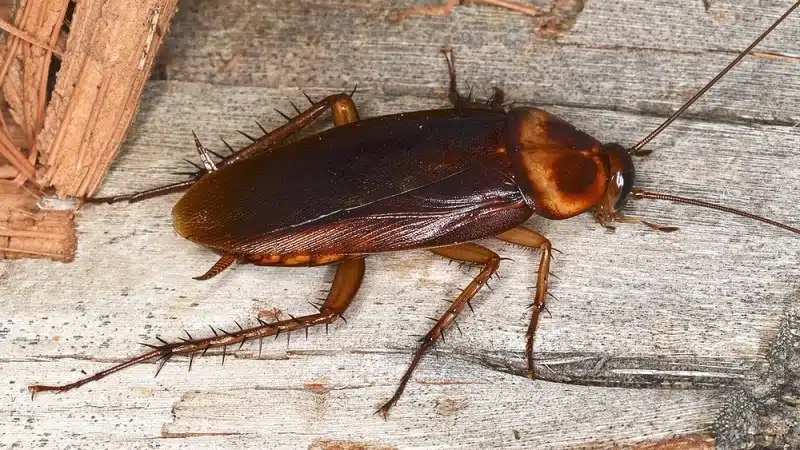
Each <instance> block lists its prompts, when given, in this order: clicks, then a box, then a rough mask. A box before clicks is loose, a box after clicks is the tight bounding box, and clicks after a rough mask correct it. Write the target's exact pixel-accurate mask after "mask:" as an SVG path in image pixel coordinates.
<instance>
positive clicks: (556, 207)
mask: <svg viewBox="0 0 800 450" xmlns="http://www.w3.org/2000/svg"><path fill="white" fill-rule="evenodd" d="M798 5H800V1H798V2H797V3H795V4H794V5H793V6H792V7H791V8H789V10H788V11H787V12H786V13H785V14H784V15H783V16H781V17H780V18H779V19H778V20H777V21H775V23H773V24H772V26H770V27H769V28H768V29H767V30H766V31H765V32H764V33H763V34H762V35H761V36H760V37H758V38H757V39H756V40H755V41H754V42H753V43H752V44H751V45H750V46H749V47H748V48H747V49H745V50H744V51H742V52H741V53H740V54H739V55H738V56H737V57H736V58H735V59H734V60H733V61H732V62H731V63H730V64H729V65H728V66H727V67H726V68H725V69H723V70H722V71H721V72H720V73H719V74H718V75H717V76H715V77H714V78H713V79H712V80H711V81H710V82H709V83H708V84H706V86H705V87H703V88H702V89H700V90H699V91H698V92H697V93H696V94H695V95H694V96H693V97H692V98H691V99H689V100H688V101H687V102H686V103H685V104H684V105H683V106H681V107H680V108H679V109H678V110H677V111H675V113H674V114H672V115H671V116H669V118H667V119H666V120H665V121H664V122H663V123H662V124H661V125H660V126H659V127H658V128H656V129H655V130H654V131H653V132H651V133H650V134H648V135H647V136H646V137H645V138H643V139H642V140H641V141H639V142H638V143H637V144H635V145H633V146H632V147H629V148H626V147H624V146H622V145H620V144H617V143H608V144H602V143H600V142H599V141H598V140H596V139H595V138H593V137H591V136H590V135H588V134H586V133H584V132H582V131H580V130H578V129H576V128H575V127H573V126H572V125H570V124H569V123H567V122H566V121H564V120H562V119H560V118H558V117H556V116H554V115H551V114H549V113H547V112H545V111H543V110H541V109H537V108H532V107H513V108H506V107H505V106H504V103H503V92H502V90H500V89H495V92H494V95H493V96H492V97H491V98H490V99H489V100H488V101H487V102H485V103H478V102H474V101H472V98H471V97H466V98H465V97H462V96H461V95H460V94H459V92H458V90H457V86H456V75H455V68H454V64H453V59H452V55H451V54H450V52H449V51H445V59H446V62H447V64H448V68H449V74H450V80H449V99H450V101H451V102H452V104H453V107H452V108H450V109H441V110H428V111H415V112H407V113H401V114H395V115H389V116H380V117H373V118H369V119H364V120H361V119H359V116H358V112H357V110H356V107H355V104H354V103H353V101H352V93H350V94H346V93H340V94H336V95H331V96H328V97H326V98H324V99H322V100H320V101H313V100H311V98H308V100H309V102H310V103H311V106H310V107H309V108H308V109H306V110H304V111H300V110H299V109H298V114H297V115H296V116H295V117H293V118H290V117H287V119H288V122H287V123H286V124H284V125H283V126H280V127H279V128H277V129H275V130H273V131H269V132H268V131H266V130H263V129H262V130H263V131H264V136H262V137H260V138H258V139H253V142H252V143H251V144H249V145H248V146H246V147H244V148H242V149H240V150H238V151H233V149H231V151H232V154H231V155H230V156H228V157H221V156H219V155H216V154H214V153H213V152H211V151H209V150H206V149H205V148H204V147H203V146H202V145H201V143H200V141H199V140H198V139H197V137H196V136H195V138H194V139H195V144H196V146H197V151H198V153H199V155H200V159H201V160H202V163H203V164H202V166H198V168H199V171H198V172H196V173H194V174H192V176H191V178H190V179H189V180H186V181H182V182H178V183H173V184H168V185H165V186H160V187H157V188H154V189H150V190H147V191H142V192H137V193H134V194H129V195H119V196H114V197H105V198H94V199H87V202H90V203H103V202H106V203H113V202H119V201H129V202H135V201H140V200H143V199H146V198H151V197H154V196H158V195H162V194H165V193H170V192H175V191H179V190H183V189H187V188H188V191H187V192H186V193H185V195H184V196H183V197H182V198H181V199H180V200H179V201H178V203H177V204H176V205H175V207H174V209H173V210H172V217H173V221H174V227H175V230H176V231H177V232H178V234H180V235H181V236H183V237H185V238H186V239H189V240H190V241H192V242H195V243H197V244H200V245H202V246H204V247H208V248H210V249H211V250H214V251H216V252H218V253H219V254H221V257H220V259H219V260H218V261H217V262H216V263H215V264H214V265H213V266H212V267H211V268H210V269H209V270H208V271H207V272H206V273H205V274H203V275H201V276H199V277H197V278H196V279H198V280H207V279H209V278H212V277H214V276H215V275H217V274H219V273H220V272H221V271H223V270H224V269H225V268H227V267H228V266H230V265H231V264H233V263H234V262H236V261H239V262H243V263H244V262H249V263H253V264H256V265H265V266H283V267H294V266H322V265H328V264H336V265H337V269H336V275H335V277H334V280H333V284H332V286H331V289H330V291H329V292H328V295H327V298H326V299H325V300H324V302H323V303H321V304H319V305H318V309H319V311H318V313H315V314H312V315H307V316H302V317H291V318H290V319H286V320H278V321H275V322H271V323H268V322H266V321H263V320H261V319H259V323H258V325H257V326H254V327H251V328H244V327H241V326H239V328H238V330H237V331H234V332H227V331H219V330H218V329H215V328H213V327H212V331H213V333H214V335H213V336H211V337H207V338H203V339H196V338H194V337H192V336H190V335H188V333H187V338H186V339H183V340H182V341H180V342H174V343H169V342H166V341H162V343H161V345H157V346H151V347H152V349H151V350H150V351H149V352H147V353H144V354H142V355H140V356H137V357H135V358H132V359H130V360H127V361H125V362H123V363H121V364H117V365H115V366H113V367H110V368H108V369H106V370H103V371H101V372H98V373H96V374H94V375H91V376H87V377H86V378H83V379H81V380H78V381H76V382H73V383H70V384H65V385H62V386H47V385H35V386H31V387H30V388H29V389H30V391H31V393H32V394H35V393H37V392H42V391H59V392H63V391H68V390H70V389H73V388H76V387H79V386H82V385H84V384H86V383H88V382H91V381H94V380H99V379H101V378H104V377H106V376H107V375H110V374H112V373H114V372H117V371H119V370H122V369H124V368H125V367H128V366H131V365H134V364H138V363H140V362H144V361H148V360H159V361H160V365H159V370H160V369H161V367H163V365H164V364H165V363H166V362H167V361H168V360H169V359H170V358H171V357H173V356H176V355H185V356H189V358H190V365H191V360H192V358H193V357H194V356H195V355H196V354H198V353H199V354H204V353H205V352H206V351H208V350H209V349H212V348H220V347H221V348H222V350H223V358H224V355H225V351H226V349H227V347H228V346H231V345H234V344H239V345H240V347H241V345H242V344H243V343H244V342H246V341H251V340H255V339H261V338H263V337H265V336H271V335H277V334H278V333H281V332H290V331H293V330H299V329H307V328H309V327H311V326H313V325H322V324H325V325H326V326H327V325H328V324H330V323H332V322H334V321H336V320H337V319H339V318H341V317H342V314H343V313H344V312H345V311H346V309H347V308H348V306H349V304H350V302H351V300H352V299H353V297H354V296H355V295H356V292H357V291H358V289H359V286H360V284H361V281H362V278H363V276H364V272H365V262H364V261H365V258H366V257H367V256H369V255H371V254H375V253H381V252H390V251H401V250H410V249H428V250H430V251H431V252H433V253H435V254H437V255H441V256H443V257H446V258H450V259H452V260H455V261H460V262H466V263H471V264H476V265H479V266H480V267H481V270H480V272H479V273H478V275H477V276H475V278H474V279H473V280H472V281H471V282H470V283H469V284H468V285H467V286H466V288H465V289H464V290H463V291H462V292H461V293H460V294H459V295H458V296H457V298H456V299H455V300H454V301H453V302H452V304H451V306H450V307H449V308H448V309H447V311H446V312H445V313H444V315H442V316H441V317H440V318H439V319H438V321H436V323H435V325H434V326H433V327H432V328H431V329H430V331H429V332H428V333H427V334H426V335H425V336H424V337H423V338H422V340H421V342H420V345H419V348H418V350H417V351H416V353H415V355H414V357H413V359H412V360H411V364H410V365H409V367H408V369H407V370H406V372H405V374H404V375H403V377H402V379H401V380H400V384H399V386H398V387H397V389H396V391H395V393H394V395H393V396H392V397H391V398H390V399H389V400H388V401H387V402H386V403H385V404H384V405H383V406H382V407H381V408H380V409H379V410H378V411H379V412H380V413H381V414H382V415H384V416H386V414H387V413H388V411H389V410H390V409H391V407H392V406H393V405H394V404H395V403H396V402H397V401H398V399H399V398H400V396H401V395H402V393H403V390H404V389H405V387H406V384H407V383H408V381H409V380H410V378H411V376H412V374H413V373H414V370H415V368H416V367H417V365H418V364H419V362H420V360H421V359H422V357H423V355H424V354H425V352H426V351H428V350H429V349H430V348H431V347H432V346H433V344H434V343H435V342H436V341H437V340H438V339H439V338H440V337H441V336H442V334H443V332H444V330H445V329H447V328H448V326H450V325H451V324H452V323H453V321H454V319H455V318H456V316H458V314H459V313H460V312H461V311H462V309H463V308H464V307H465V306H467V305H469V301H470V299H472V298H473V296H474V295H475V294H476V293H477V292H478V291H479V290H480V289H481V288H482V286H483V285H484V284H486V282H487V280H489V279H490V277H492V275H493V274H495V272H496V271H497V269H498V267H499V265H500V262H501V261H502V260H503V258H501V257H500V256H499V255H498V254H496V253H495V252H493V251H491V250H489V249H487V248H485V247H482V246H479V245H477V244H474V243H472V241H475V240H477V239H480V238H485V237H492V236H493V237H497V238H498V239H500V240H503V241H506V242H510V243H514V244H517V245H520V246H523V247H528V248H531V249H537V250H539V251H540V252H541V259H540V262H539V268H538V272H537V280H536V290H535V295H534V299H533V303H532V305H531V320H530V325H529V327H528V331H527V333H526V345H525V358H526V361H527V366H528V373H529V375H530V377H531V378H534V377H535V372H534V359H533V343H534V336H535V332H536V328H537V324H538V322H539V316H540V314H541V313H542V311H543V310H544V309H545V302H546V298H547V285H548V277H549V273H550V270H549V267H550V260H551V251H552V250H553V249H552V247H551V245H550V241H549V240H548V239H547V238H545V237H544V236H542V235H541V234H539V233H537V232H536V231H534V230H532V229H530V228H526V227H525V226H524V225H523V224H524V223H525V222H526V221H527V220H528V219H529V218H530V217H531V216H532V215H533V214H538V215H540V216H543V217H545V218H547V219H553V220H560V219H567V218H570V217H573V216H576V215H578V214H581V213H584V212H591V213H592V214H593V215H594V217H595V219H596V220H597V221H598V222H599V223H600V224H601V225H602V226H605V227H611V225H610V224H611V223H612V222H614V221H621V222H632V221H636V222H641V223H643V224H645V225H647V226H649V227H651V228H653V229H655V230H660V231H664V232H669V231H674V230H675V228H673V227H662V226H658V225H655V224H652V223H648V222H644V221H641V220H638V219H632V218H624V217H621V216H618V215H619V213H620V211H621V210H622V209H623V207H624V206H625V204H626V202H627V200H628V199H629V198H647V199H660V200H668V201H672V202H678V203H686V204H690V205H695V206H701V207H706V208H711V209H715V210H719V211H723V212H727V213H731V214H734V215H739V216H743V217H747V218H750V219H754V220H757V221H760V222H764V223H767V224H770V225H774V226H777V227H780V228H782V229H784V230H786V231H789V232H791V233H795V234H800V229H798V228H795V227H792V226H789V225H786V224H783V223H779V222H775V221H773V220H770V219H767V218H764V217H761V216H757V215H754V214H750V213H747V212H744V211H740V210H736V209H732V208H728V207H725V206H720V205H717V204H712V203H708V202H705V201H701V200H695V199H690V198H685V197H679V196H676V195H669V194H661V193H654V192H649V191H644V190H640V189H634V187H633V184H634V177H635V170H634V164H633V160H632V157H633V156H643V155H645V154H646V153H648V151H647V150H644V149H643V147H644V146H645V145H646V144H647V143H649V142H650V141H651V140H652V139H654V138H655V137H656V136H657V135H658V134H659V133H661V132H662V131H663V130H664V129H665V128H666V127H668V126H669V125H670V124H671V123H672V122H673V121H674V120H675V119H676V118H677V117H678V116H680V115H681V114H682V113H683V112H684V111H685V110H686V109H687V108H688V107H689V106H691V105H692V104H693V103H694V102H695V101H696V100H697V99H698V98H700V97H701V96H702V95H703V94H705V92H706V91H707V90H708V89H709V88H710V87H711V86H713V85H714V84H715V83H716V82H717V81H718V80H719V79H720V78H721V77H723V76H724V75H725V74H726V73H727V72H728V71H729V70H730V69H731V68H732V67H734V66H735V65H736V64H737V63H738V62H739V61H740V60H741V59H742V58H743V57H744V56H745V55H747V53H748V52H750V51H751V50H752V49H753V48H754V47H755V46H756V45H757V44H758V43H759V42H760V41H761V40H762V39H763V38H764V37H766V36H767V35H768V34H769V33H770V32H771V31H772V30H773V29H774V28H775V27H776V26H777V25H778V24H779V23H781V22H782V21H783V20H784V19H785V18H786V17H787V16H789V14H791V12H792V11H793V10H794V9H796V8H797V7H798ZM329 109H330V110H331V113H332V118H333V123H334V127H333V128H330V129H328V130H325V131H322V132H319V133H317V134H314V135H311V136H308V137H304V138H302V139H298V140H294V141H292V142H287V141H286V139H287V138H288V137H290V136H291V135H293V134H295V133H297V132H298V131H300V130H302V129H303V128H305V127H306V126H307V125H308V124H310V123H311V122H313V121H314V120H315V119H316V118H318V117H319V116H321V115H322V114H323V113H325V112H327V110H329ZM212 155H216V156H219V158H220V159H219V160H215V159H214V158H213V157H212ZM299 199H302V201H298V200H299ZM218 331H219V332H218Z"/></svg>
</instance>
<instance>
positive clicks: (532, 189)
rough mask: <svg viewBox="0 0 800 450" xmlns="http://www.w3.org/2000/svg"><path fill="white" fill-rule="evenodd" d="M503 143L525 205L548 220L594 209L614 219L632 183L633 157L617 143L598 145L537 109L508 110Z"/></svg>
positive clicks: (581, 133) (595, 141) (597, 212)
mask: <svg viewBox="0 0 800 450" xmlns="http://www.w3.org/2000/svg"><path fill="white" fill-rule="evenodd" d="M508 133H509V134H508V136H507V139H506V147H507V152H508V156H509V159H510V160H511V164H512V166H513V167H514V171H515V172H516V180H517V183H518V184H519V186H520V192H522V194H523V196H524V197H525V201H526V203H528V205H530V206H531V208H533V210H534V211H536V213H537V214H539V215H541V216H544V217H547V218H549V219H566V218H569V217H572V216H576V215H578V214H581V213H583V212H586V211H594V213H595V215H596V216H597V217H598V218H599V219H603V218H606V219H608V222H611V221H613V220H614V216H615V213H616V211H618V210H619V209H621V208H622V207H623V206H624V205H625V202H626V201H627V199H628V194H630V192H631V189H632V187H633V178H634V171H633V161H632V160H631V157H630V155H628V153H627V151H626V150H625V149H624V148H623V147H622V146H621V145H619V144H606V145H603V144H601V143H600V142H599V141H598V140H597V139H595V138H593V137H591V136H589V135H588V134H586V133H584V132H582V131H580V130H578V129H576V128H575V127H573V126H572V125H571V124H569V123H568V122H566V121H564V120H562V119H560V118H558V117H556V116H554V115H552V114H549V113H547V112H545V111H543V110H540V109H536V108H524V107H521V108H514V109H512V110H511V111H509V122H508Z"/></svg>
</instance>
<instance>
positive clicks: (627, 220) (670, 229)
mask: <svg viewBox="0 0 800 450" xmlns="http://www.w3.org/2000/svg"><path fill="white" fill-rule="evenodd" d="M615 220H616V221H617V222H620V223H641V224H642V225H645V226H647V227H649V228H650V229H651V230H653V231H661V232H663V233H672V232H674V231H678V230H679V229H680V228H678V227H665V226H661V225H658V224H655V223H652V222H645V221H644V220H642V219H640V218H638V217H617V218H616V219H615Z"/></svg>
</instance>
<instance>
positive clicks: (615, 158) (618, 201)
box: [595, 142, 636, 222]
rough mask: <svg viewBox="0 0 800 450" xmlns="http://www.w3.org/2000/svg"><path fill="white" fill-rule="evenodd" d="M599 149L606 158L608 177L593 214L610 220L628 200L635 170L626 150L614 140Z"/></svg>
mask: <svg viewBox="0 0 800 450" xmlns="http://www.w3.org/2000/svg"><path fill="white" fill-rule="evenodd" d="M600 151H601V152H602V153H603V154H604V155H605V156H606V158H607V161H608V174H609V177H608V183H607V184H606V191H605V194H603V197H602V199H601V200H600V202H599V203H598V204H597V207H596V208H595V215H596V216H597V217H598V218H600V219H601V220H602V219H604V220H605V221H606V222H612V221H613V220H614V217H615V215H616V213H618V212H619V211H620V210H622V208H624V207H625V204H626V203H627V202H628V196H629V195H630V193H631V191H632V190H633V180H634V178H635V176H636V170H635V169H634V167H633V160H632V159H631V155H630V154H629V153H628V150H627V149H626V148H625V147H623V146H621V145H619V144H617V143H616V142H611V143H608V144H603V146H602V147H601V148H600Z"/></svg>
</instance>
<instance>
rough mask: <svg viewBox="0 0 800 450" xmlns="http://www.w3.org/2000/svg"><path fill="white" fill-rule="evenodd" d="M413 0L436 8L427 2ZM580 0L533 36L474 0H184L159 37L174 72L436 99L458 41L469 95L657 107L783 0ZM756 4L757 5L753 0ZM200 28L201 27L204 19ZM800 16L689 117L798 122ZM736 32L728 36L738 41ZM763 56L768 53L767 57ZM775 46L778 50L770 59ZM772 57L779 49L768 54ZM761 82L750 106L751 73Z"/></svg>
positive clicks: (701, 80) (746, 39)
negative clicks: (436, 12) (708, 4)
mask: <svg viewBox="0 0 800 450" xmlns="http://www.w3.org/2000/svg"><path fill="white" fill-rule="evenodd" d="M417 3H432V2H431V1H425V2H417ZM712 3H713V7H712V8H711V10H710V11H711V12H720V14H722V15H723V16H722V17H723V18H722V19H714V17H715V16H714V14H711V13H706V12H705V10H704V9H703V6H702V2H700V1H696V0H682V1H677V2H676V1H673V0H658V1H652V0H636V1H630V0H618V1H603V2H587V4H586V9H585V10H584V11H583V12H581V13H580V14H579V15H578V20H577V23H576V24H575V26H574V27H573V29H572V30H571V31H570V32H567V33H565V34H564V35H563V36H562V37H561V38H559V39H557V40H554V41H553V40H547V39H541V38H538V37H536V35H535V32H536V23H535V22H534V21H532V20H530V19H529V18H527V17H526V16H523V15H521V14H515V13H510V12H509V11H506V10H503V9H500V8H493V7H486V6H477V5H467V6H463V7H458V8H456V9H455V10H454V13H453V14H452V15H451V16H448V17H416V18H410V19H407V20H405V21H402V22H399V23H390V22H388V17H389V16H390V15H391V14H392V13H393V12H395V11H397V10H398V9H403V7H404V6H409V5H410V4H411V2H391V3H388V2H380V1H371V2H354V1H351V0H337V1H313V2H282V1H273V2H261V1H256V0H251V1H246V2H241V3H240V5H241V6H240V7H237V8H231V7H230V5H229V4H228V3H227V2H222V1H219V2H202V3H200V4H198V5H188V6H187V7H185V8H183V7H182V8H181V11H180V12H179V13H178V14H179V19H178V20H177V21H176V23H175V26H174V33H175V35H174V36H173V38H172V39H170V40H168V42H166V43H165V46H166V50H165V51H166V53H167V55H168V56H167V57H168V60H169V65H168V69H167V76H168V78H169V79H174V80H185V81H200V82H211V83H220V84H226V85H257V86H265V87H280V86H287V87H301V88H309V87H320V88H325V89H345V88H350V87H352V86H353V85H355V84H358V85H359V86H360V87H362V88H373V89H379V90H381V91H382V92H384V93H387V94H395V95H403V94H406V95H425V96H431V95H433V96H435V97H440V96H441V94H440V93H439V91H435V89H436V88H439V87H441V86H443V80H444V79H445V77H446V73H447V72H446V67H445V66H444V65H443V63H442V57H441V55H440V53H439V51H440V50H441V49H442V48H443V47H452V48H453V49H454V52H455V54H456V58H457V61H458V63H457V64H458V69H459V72H460V73H461V77H462V80H465V81H468V82H470V83H472V84H474V85H475V88H476V93H483V92H486V91H487V90H488V89H490V88H491V87H492V86H500V87H502V88H504V89H506V91H507V92H508V94H509V97H510V98H513V99H514V100H515V101H518V102H533V103H537V104H550V105H567V106H570V105H576V106H582V107H592V108H602V109H623V110H629V111H635V112H639V113H641V114H656V115H664V114H666V113H667V112H671V111H673V110H674V109H676V108H677V107H678V106H679V105H680V104H681V103H682V102H683V101H685V100H687V99H688V98H689V97H691V95H692V94H694V92H695V91H696V90H697V89H699V88H700V87H702V86H703V85H704V84H705V83H706V82H707V81H708V80H709V79H711V77H713V76H714V75H715V74H716V73H717V72H718V71H719V70H720V69H721V68H723V67H725V65H726V64H728V62H730V61H731V60H732V59H733V58H734V57H735V55H736V52H738V51H740V50H742V49H744V48H745V47H746V46H747V45H748V44H749V43H750V42H751V41H752V39H754V38H755V37H756V36H758V34H760V33H761V32H762V31H763V30H764V29H766V27H767V26H769V24H770V23H771V21H772V20H774V19H777V18H778V17H779V16H780V15H781V14H782V13H783V12H784V11H785V10H786V9H787V8H788V7H789V6H790V5H791V3H792V2H791V0H781V1H775V2H759V3H758V5H756V4H754V2H746V3H742V2H736V3H732V2H722V1H715V2H712ZM762 3H763V5H762V6H759V5H761V4H762ZM197 24H202V26H198V25H197ZM796 24H797V19H796V18H792V19H791V20H790V21H789V22H787V23H786V24H784V25H783V26H781V27H779V28H778V29H777V30H775V32H774V35H773V36H771V37H770V38H769V40H768V42H766V46H765V47H759V51H761V52H762V53H761V54H760V56H759V57H751V58H747V59H746V60H745V61H744V62H742V64H741V65H740V67H739V68H737V69H736V70H735V71H733V72H732V73H730V74H729V75H728V76H727V77H726V78H725V79H724V80H723V81H722V82H720V84H719V85H718V88H716V89H714V91H713V95H710V96H707V97H706V98H704V99H703V100H702V101H701V102H699V103H698V104H697V105H696V106H695V107H693V108H692V109H691V110H690V112H689V114H690V115H702V116H703V117H705V118H707V119H710V118H717V119H720V120H750V119H758V120H760V121H767V122H778V123H783V124H794V123H797V122H798V121H800V112H798V109H797V107H796V105H797V104H800V91H798V90H797V89H796V88H795V86H794V85H793V83H791V80H793V79H796V78H795V77H796V72H797V66H798V64H800V53H798V49H797V46H796V45H795V43H796V42H798V41H800V31H799V30H800V27H798V26H797V25H796ZM733 36H736V38H734V37H733ZM763 52H768V53H771V54H764V53H763ZM773 54H774V55H773ZM775 55H778V56H775ZM754 79H757V80H758V82H759V83H763V85H762V86H769V89H760V90H759V91H758V101H753V96H751V95H747V94H748V92H752V90H753V89H754V88H753V80H754Z"/></svg>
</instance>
